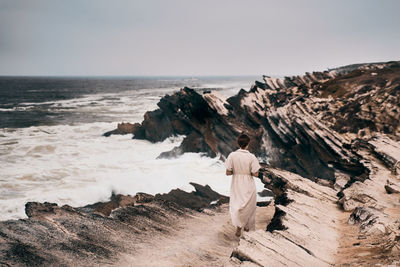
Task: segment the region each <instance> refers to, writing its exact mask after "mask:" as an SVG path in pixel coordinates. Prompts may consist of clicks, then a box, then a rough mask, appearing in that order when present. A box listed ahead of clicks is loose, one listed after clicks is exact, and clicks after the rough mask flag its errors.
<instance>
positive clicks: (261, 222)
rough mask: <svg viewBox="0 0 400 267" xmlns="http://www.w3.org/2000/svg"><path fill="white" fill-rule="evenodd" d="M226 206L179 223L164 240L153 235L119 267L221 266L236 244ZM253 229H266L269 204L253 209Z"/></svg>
mask: <svg viewBox="0 0 400 267" xmlns="http://www.w3.org/2000/svg"><path fill="white" fill-rule="evenodd" d="M228 209H229V207H228V205H227V204H226V205H223V206H221V207H220V208H218V209H217V210H207V211H205V212H203V213H196V214H195V215H193V216H190V217H189V218H186V219H183V220H182V221H181V222H180V223H179V225H178V227H177V229H178V230H175V231H172V232H171V233H170V234H169V235H167V236H165V235H164V236H162V235H157V236H154V238H151V239H149V240H147V241H146V243H144V244H142V247H141V248H139V249H138V250H136V251H135V253H134V255H127V256H126V257H125V258H123V259H121V262H120V264H118V265H119V266H224V265H225V264H226V263H227V262H228V261H229V257H230V255H231V253H232V250H233V248H235V247H236V246H237V245H238V243H239V238H238V237H236V236H235V227H234V226H233V225H232V224H231V222H230V216H229V210H228ZM256 214H257V215H256V229H264V230H265V229H266V226H267V224H268V223H269V221H270V220H271V218H272V216H273V214H274V206H273V204H272V203H271V204H270V205H269V206H267V207H257V213H256Z"/></svg>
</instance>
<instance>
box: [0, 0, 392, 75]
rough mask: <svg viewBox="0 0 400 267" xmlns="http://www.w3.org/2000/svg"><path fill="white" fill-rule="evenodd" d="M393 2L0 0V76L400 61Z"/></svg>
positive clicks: (280, 69)
mask: <svg viewBox="0 0 400 267" xmlns="http://www.w3.org/2000/svg"><path fill="white" fill-rule="evenodd" d="M398 10H400V1H396V0H385V1H383V4H382V1H381V2H377V1H372V0H351V1H344V0H341V1H334V2H333V1H330V2H325V1H324V2H321V1H318V0H307V1H302V2H301V3H300V2H290V3H289V2H282V1H261V0H250V1H246V2H243V1H227V0H221V1H218V2H216V1H210V0H205V1H201V2H194V1H181V0H171V1H161V0H149V1H146V2H142V1H126V0H119V1H113V2H108V1H105V0H99V1H77V0H71V1H67V2H66V1H51V0H37V1H27V0H17V1H9V0H0V76H58V77H65V76H67V77H95V76H97V77H100V76H101V77H106V76H108V77H117V76H119V77H121V76H123V77H145V76H147V77H155V76H156V77H157V76H158V77H171V76H172V77H174V76H175V77H192V76H193V77H195V76H197V77H201V76H203V77H204V76H208V77H210V76H215V77H221V76H261V75H270V76H290V75H299V74H303V73H304V72H312V71H324V70H327V69H328V68H336V67H340V66H345V65H349V64H357V63H370V62H385V61H392V60H399V59H400V53H399V52H398V47H400V31H399V30H398V27H399V25H400V17H399V16H398V15H397V11H398Z"/></svg>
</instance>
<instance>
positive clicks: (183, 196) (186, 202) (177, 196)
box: [155, 183, 229, 211]
mask: <svg viewBox="0 0 400 267" xmlns="http://www.w3.org/2000/svg"><path fill="white" fill-rule="evenodd" d="M190 184H191V185H192V186H193V187H194V188H195V191H192V192H190V193H188V192H185V191H183V190H181V189H174V190H171V191H170V192H169V193H168V194H156V195H155V199H156V200H166V201H171V202H174V203H177V204H178V205H180V206H182V207H185V208H189V209H193V210H197V211H202V210H203V209H204V208H207V207H210V206H211V203H212V202H215V203H218V205H220V204H223V203H228V202H229V198H228V197H226V196H223V195H220V194H218V193H217V192H215V191H213V190H212V189H211V188H210V187H209V186H208V185H206V186H202V185H199V184H196V183H190Z"/></svg>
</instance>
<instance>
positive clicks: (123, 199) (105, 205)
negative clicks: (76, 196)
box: [83, 193, 135, 216]
mask: <svg viewBox="0 0 400 267" xmlns="http://www.w3.org/2000/svg"><path fill="white" fill-rule="evenodd" d="M134 203H135V199H134V197H132V196H129V195H128V196H124V195H120V194H117V195H115V194H114V193H113V194H112V195H111V198H110V201H108V202H97V203H94V204H91V205H87V206H85V207H83V209H85V210H88V209H93V211H95V212H98V213H101V214H103V215H104V216H109V215H110V214H111V212H112V211H113V210H115V209H117V208H121V207H126V206H133V205H134Z"/></svg>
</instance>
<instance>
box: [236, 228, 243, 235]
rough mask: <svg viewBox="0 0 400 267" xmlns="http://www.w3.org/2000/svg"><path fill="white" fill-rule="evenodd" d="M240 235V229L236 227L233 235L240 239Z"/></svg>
mask: <svg viewBox="0 0 400 267" xmlns="http://www.w3.org/2000/svg"><path fill="white" fill-rule="evenodd" d="M241 233H242V228H240V227H236V233H235V235H236V236H237V237H240V235H241Z"/></svg>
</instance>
